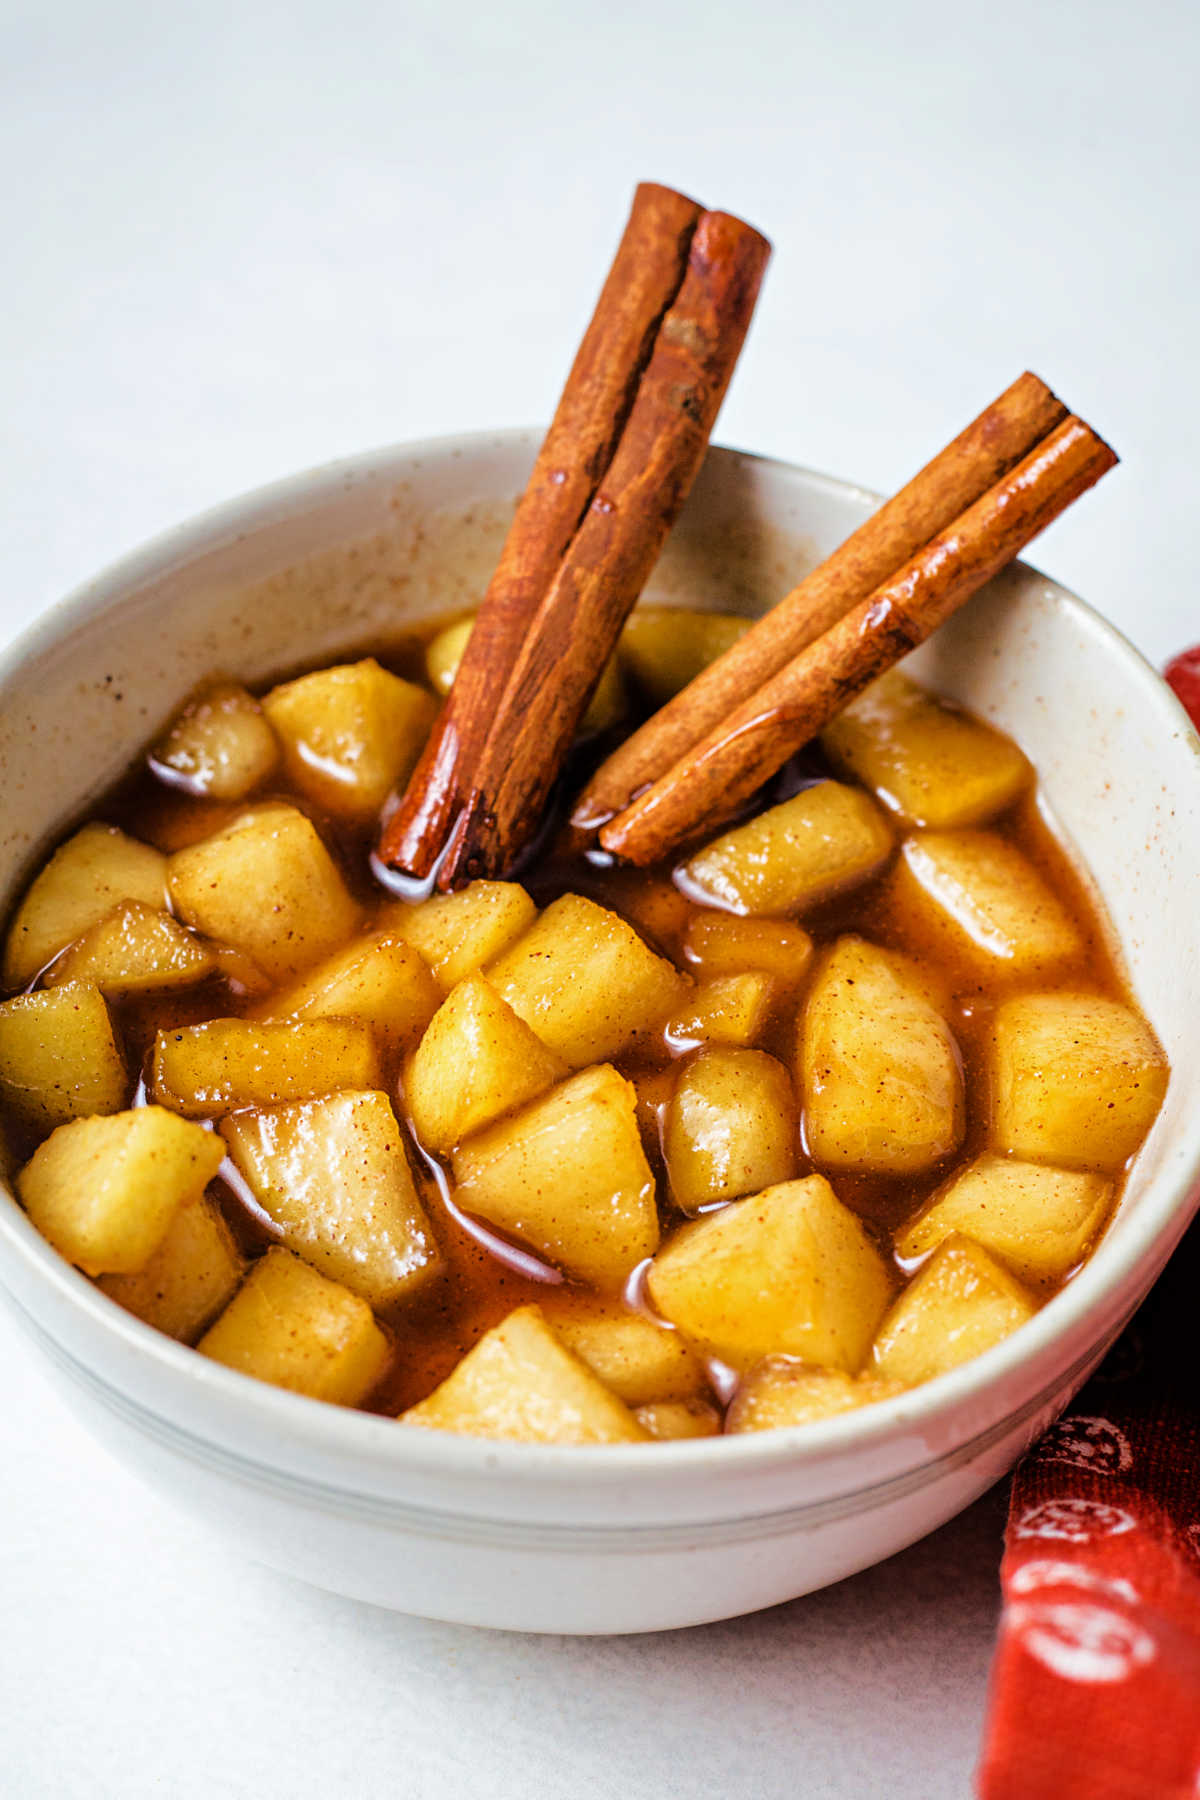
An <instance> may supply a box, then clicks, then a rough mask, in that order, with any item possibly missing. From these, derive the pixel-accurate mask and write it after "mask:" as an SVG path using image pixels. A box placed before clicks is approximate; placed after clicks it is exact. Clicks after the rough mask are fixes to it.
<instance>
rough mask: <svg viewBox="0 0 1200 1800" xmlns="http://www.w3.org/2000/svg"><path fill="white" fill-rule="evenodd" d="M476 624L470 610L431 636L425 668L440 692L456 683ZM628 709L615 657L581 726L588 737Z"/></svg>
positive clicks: (606, 726) (602, 676)
mask: <svg viewBox="0 0 1200 1800" xmlns="http://www.w3.org/2000/svg"><path fill="white" fill-rule="evenodd" d="M474 627H475V614H474V613H471V614H470V615H469V617H467V618H465V619H459V620H458V622H457V624H454V625H447V626H446V628H445V630H444V631H439V632H438V634H437V636H436V637H435V638H431V640H430V642H429V645H428V647H427V649H426V651H425V668H426V672H427V673H428V676H429V679H430V681H431V682H432V683H433V685H434V687H435V688H436V689H437V691H438V693H439V694H448V693H449V692H450V689H451V688H452V687H453V686H454V677H455V676H456V675H457V674H458V665H459V663H460V662H461V661H462V656H463V651H464V650H465V649H466V647H467V639H468V638H469V637H470V635H471V632H472V631H473V629H474ZM628 710H629V700H628V696H627V695H626V692H625V678H624V675H623V674H622V671H621V663H620V659H619V657H617V656H612V657H610V658H609V660H608V662H607V663H605V665H604V669H603V672H602V673H601V676H600V680H599V682H598V683H597V684H596V691H595V693H594V694H593V695H592V698H591V700H590V702H589V703H588V709H587V711H586V712H585V713H584V715H583V719H582V722H581V724H580V728H579V729H580V731H581V732H582V733H583V734H584V735H585V736H587V735H588V734H590V733H592V732H596V731H607V730H608V728H609V726H610V725H615V724H616V722H617V720H618V719H621V718H624V716H625V714H626V712H627V711H628Z"/></svg>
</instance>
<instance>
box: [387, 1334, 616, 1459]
mask: <svg viewBox="0 0 1200 1800" xmlns="http://www.w3.org/2000/svg"><path fill="white" fill-rule="evenodd" d="M401 1417H402V1421H403V1423H404V1424H405V1425H422V1426H425V1427H427V1428H429V1429H433V1430H437V1431H457V1432H462V1433H463V1434H464V1435H466V1436H469V1437H487V1438H511V1439H513V1440H515V1441H516V1442H517V1443H522V1444H630V1443H637V1442H640V1441H641V1440H642V1439H643V1438H644V1437H645V1435H646V1434H645V1432H643V1430H642V1428H641V1426H640V1425H639V1424H638V1423H637V1421H636V1420H635V1418H634V1416H633V1414H632V1413H631V1412H630V1410H629V1408H628V1407H627V1406H625V1405H624V1404H623V1402H622V1401H620V1400H618V1399H617V1397H616V1395H615V1394H610V1393H609V1392H608V1389H607V1388H606V1387H604V1386H603V1385H602V1383H600V1382H599V1381H597V1379H596V1377H595V1376H594V1375H593V1374H592V1372H591V1370H590V1369H588V1368H587V1367H585V1365H584V1364H583V1363H581V1362H580V1360H579V1358H578V1357H576V1356H572V1354H571V1352H570V1351H569V1350H567V1349H565V1348H564V1347H563V1345H562V1344H560V1343H559V1341H558V1339H557V1338H556V1337H555V1335H554V1333H553V1331H551V1329H550V1327H549V1325H547V1323H546V1321H545V1319H544V1318H543V1316H542V1313H541V1310H540V1309H539V1308H538V1307H536V1306H522V1307H518V1309H517V1310H516V1312H511V1313H509V1315H508V1317H507V1319H505V1320H503V1322H502V1323H501V1324H499V1325H497V1326H495V1327H494V1328H493V1329H492V1330H491V1331H489V1332H487V1333H486V1335H485V1336H483V1337H481V1338H480V1340H479V1342H478V1343H477V1344H476V1345H475V1348H474V1349H473V1350H469V1351H468V1352H467V1354H466V1356H464V1357H463V1359H462V1361H461V1362H460V1363H459V1365H458V1367H457V1368H456V1369H455V1370H454V1371H453V1373H452V1374H450V1375H449V1376H448V1377H447V1378H446V1380H445V1381H443V1383H442V1385H441V1386H440V1387H439V1388H435V1389H434V1391H433V1393H432V1394H430V1396H429V1398H428V1399H427V1400H422V1401H421V1402H420V1404H419V1405H418V1406H412V1407H410V1408H409V1410H408V1411H407V1412H406V1413H403V1414H402V1415H401Z"/></svg>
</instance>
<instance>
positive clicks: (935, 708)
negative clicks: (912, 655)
mask: <svg viewBox="0 0 1200 1800" xmlns="http://www.w3.org/2000/svg"><path fill="white" fill-rule="evenodd" d="M821 742H822V744H823V745H824V747H825V750H826V752H827V754H828V756H829V758H830V760H831V761H832V762H833V764H834V766H835V767H836V768H838V769H840V770H841V771H842V772H843V773H844V774H846V775H849V776H851V777H853V778H854V779H855V780H857V781H861V782H862V783H863V785H864V787H869V788H871V789H872V791H873V792H874V793H875V795H876V797H877V798H878V799H879V800H881V801H882V802H883V804H884V806H886V807H887V808H888V810H889V812H893V813H895V814H896V816H897V818H899V819H900V820H902V822H903V823H904V824H906V825H924V826H932V827H934V828H936V829H938V830H943V829H946V828H948V827H953V826H956V825H982V824H983V823H984V822H985V821H986V820H988V819H993V818H995V816H996V814H997V813H999V812H1003V811H1004V809H1005V807H1006V806H1010V805H1011V804H1012V802H1013V801H1014V800H1015V799H1016V798H1017V795H1018V794H1022V793H1024V792H1025V790H1026V789H1027V788H1028V787H1030V786H1031V785H1032V783H1033V770H1032V769H1031V768H1030V766H1029V763H1028V761H1027V760H1026V758H1025V757H1024V756H1023V755H1022V753H1021V752H1020V750H1018V749H1017V746H1016V745H1015V744H1014V743H1013V741H1012V739H1011V738H1008V737H1005V736H1004V735H1003V734H1002V733H1001V732H999V731H993V729H992V727H991V726H990V725H984V724H981V723H980V721H979V720H978V719H972V718H970V717H969V716H968V715H967V714H966V713H963V712H960V711H959V710H958V708H957V707H955V706H951V705H949V704H948V703H947V702H946V701H945V700H939V699H937V698H936V696H935V695H933V694H929V693H927V692H926V691H925V689H924V688H922V687H918V685H917V683H916V682H915V681H913V680H911V679H910V678H909V676H907V675H903V674H901V672H900V671H899V669H893V670H892V671H891V672H890V673H888V674H887V675H883V676H881V677H880V679H879V680H878V681H875V682H872V684H871V686H870V687H869V688H868V689H867V690H866V692H865V693H863V694H860V695H859V697H858V699H857V700H853V701H851V703H850V705H849V706H846V707H843V708H842V711H841V712H840V713H838V715H837V717H836V718H835V719H834V720H833V722H832V723H831V724H829V725H827V726H826V727H825V730H824V731H823V732H822V733H821Z"/></svg>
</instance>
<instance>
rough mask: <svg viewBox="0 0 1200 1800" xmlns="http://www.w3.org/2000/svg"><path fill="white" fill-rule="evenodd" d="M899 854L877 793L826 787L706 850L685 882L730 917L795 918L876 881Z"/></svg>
mask: <svg viewBox="0 0 1200 1800" xmlns="http://www.w3.org/2000/svg"><path fill="white" fill-rule="evenodd" d="M891 850H892V833H891V830H890V828H889V826H888V823H887V820H886V819H885V818H884V816H883V814H882V813H881V812H880V810H879V808H878V807H877V806H876V804H875V802H874V801H873V800H872V798H871V796H870V795H869V794H864V793H863V792H862V790H861V788H852V787H845V786H843V784H842V783H841V782H840V781H818V782H815V783H814V784H813V786H812V787H807V788H804V789H803V790H802V791H801V792H800V793H799V794H796V795H794V796H793V798H792V799H790V800H784V801H783V802H782V804H781V805H779V806H772V807H768V809H767V811H766V812H761V813H759V814H758V815H757V816H756V817H755V818H753V819H750V820H748V821H747V823H746V824H745V825H737V826H735V827H734V829H733V830H732V831H727V832H726V833H725V834H724V836H723V837H719V838H716V839H714V841H713V842H712V843H711V844H708V845H706V846H705V848H704V849H703V850H698V851H697V852H696V854H695V856H693V857H692V858H691V860H690V861H689V862H688V864H687V865H686V867H685V870H684V877H685V879H686V881H687V884H688V887H689V889H690V891H691V892H693V893H695V894H697V895H699V897H700V898H701V899H703V900H706V901H708V902H710V903H711V904H713V905H717V906H723V907H726V908H727V909H728V910H729V911H730V912H734V913H749V914H752V915H762V914H772V913H793V912H800V911H801V910H802V909H803V908H805V907H808V906H816V905H817V904H818V902H820V901H822V900H828V899H829V898H830V897H831V895H833V894H838V893H841V892H843V891H844V890H845V889H846V888H851V887H857V886H858V884H859V883H860V882H863V881H867V880H869V879H870V877H871V876H872V875H874V874H875V872H876V871H877V870H878V869H880V868H881V867H882V866H883V864H884V862H885V861H886V860H887V858H888V857H889V856H890V854H891Z"/></svg>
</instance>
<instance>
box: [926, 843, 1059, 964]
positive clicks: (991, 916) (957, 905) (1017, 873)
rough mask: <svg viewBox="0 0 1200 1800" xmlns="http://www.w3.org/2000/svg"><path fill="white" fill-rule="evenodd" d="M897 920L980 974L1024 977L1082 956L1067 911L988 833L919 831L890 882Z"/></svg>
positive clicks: (1012, 849) (1011, 847)
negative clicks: (935, 940)
mask: <svg viewBox="0 0 1200 1800" xmlns="http://www.w3.org/2000/svg"><path fill="white" fill-rule="evenodd" d="M892 897H893V900H894V903H895V906H896V908H897V909H898V912H899V914H900V916H901V918H902V919H903V920H904V921H906V922H908V923H909V924H910V928H915V931H916V933H917V935H918V937H919V939H920V940H921V941H928V939H929V937H930V936H931V934H932V935H933V936H934V937H935V938H936V939H937V940H939V941H940V942H941V943H942V944H943V945H944V946H945V949H946V951H947V953H948V954H949V955H950V956H951V957H963V958H965V959H966V961H967V963H968V965H969V966H970V967H972V968H973V969H975V970H976V971H977V972H978V974H979V975H981V976H983V977H991V978H993V979H994V978H996V977H998V976H1000V977H1004V978H1006V979H1013V978H1017V979H1021V980H1029V979H1030V978H1032V977H1037V976H1040V975H1044V974H1050V973H1054V972H1056V971H1057V970H1059V969H1062V968H1065V967H1067V966H1068V965H1069V964H1071V963H1073V962H1076V961H1077V960H1078V959H1079V957H1080V956H1082V954H1083V948H1084V945H1083V938H1082V936H1081V935H1080V932H1079V930H1078V928H1077V926H1076V924H1075V921H1074V920H1073V919H1072V917H1071V915H1070V913H1069V912H1068V911H1067V910H1066V908H1065V907H1064V906H1063V904H1062V902H1061V901H1060V900H1059V899H1058V897H1057V895H1056V894H1055V893H1054V892H1053V891H1052V890H1051V888H1049V887H1048V886H1047V884H1046V882H1045V881H1044V880H1043V879H1042V877H1041V875H1039V874H1038V872H1037V870H1036V869H1035V868H1034V866H1033V864H1032V863H1031V862H1029V860H1028V859H1027V858H1026V857H1024V856H1022V854H1021V852H1020V851H1019V850H1018V849H1017V848H1016V846H1015V844H1010V843H1009V842H1008V841H1007V840H1006V839H1005V838H1002V837H997V836H996V834H995V833H994V832H990V831H920V832H916V833H915V834H914V835H913V836H912V837H910V838H908V839H906V841H905V843H904V844H903V845H902V846H901V850H900V855H899V858H898V859H897V862H896V868H895V873H894V876H893V878H892Z"/></svg>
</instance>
